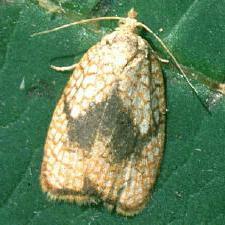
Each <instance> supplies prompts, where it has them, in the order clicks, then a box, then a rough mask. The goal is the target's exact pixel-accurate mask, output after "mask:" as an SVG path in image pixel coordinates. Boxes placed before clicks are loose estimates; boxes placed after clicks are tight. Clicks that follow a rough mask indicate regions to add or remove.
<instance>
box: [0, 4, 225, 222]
mask: <svg viewBox="0 0 225 225" xmlns="http://www.w3.org/2000/svg"><path fill="white" fill-rule="evenodd" d="M55 2H56V1H55ZM62 2H64V4H65V5H64V7H66V3H68V2H69V1H62ZM79 2H80V4H81V5H79V7H80V10H79V13H80V17H81V18H85V17H91V16H94V15H100V14H102V15H121V16H125V15H126V13H127V11H128V10H129V9H130V8H132V7H134V8H135V9H136V10H137V11H138V13H139V20H140V21H142V22H143V23H145V24H146V25H148V26H150V27H151V28H152V29H153V30H154V31H155V32H156V33H159V35H160V36H161V37H162V39H163V40H164V41H165V42H166V43H167V45H168V46H169V47H170V49H171V50H172V52H173V53H174V55H176V56H177V58H178V59H179V62H180V63H182V64H183V65H185V66H187V67H189V68H194V69H195V70H196V71H197V72H198V71H199V72H201V73H204V74H206V75H207V76H209V77H211V78H214V79H217V80H219V81H223V80H224V74H225V64H224V61H225V54H224V52H225V43H224V42H225V41H224V40H225V39H224V36H225V20H224V17H225V11H224V8H225V3H224V1H223V0H217V1H212V0H205V1H197V0H195V1H193V0H185V1H179V0H175V1H163V0H148V1H146V0H139V1H135V0H131V1H122V0H111V1H110V0H104V1H82V3H81V1H79ZM56 3H57V2H56ZM71 4H72V1H71ZM74 8H75V9H77V8H76V7H74ZM69 10H71V9H70V7H68V8H66V11H67V12H68V11H69ZM72 13H73V11H70V14H72ZM77 13H78V12H77V11H74V14H77ZM66 22H68V21H67V17H66V16H64V14H60V15H59V14H56V15H55V16H53V15H51V14H50V13H48V12H47V11H45V9H42V8H40V7H39V6H38V5H35V4H32V3H29V2H27V3H24V4H1V5H0V27H1V31H0V40H1V43H0V66H1V67H0V146H1V148H0V171H1V177H0V189H1V192H0V206H1V208H0V224H4V225H14V224H16V225H25V224H26V225H28V224H29V225H30V224H32V225H43V224H48V225H75V224H80V225H82V224H115V225H116V224H134V225H136V224H143V225H144V224H153V225H160V224H162V225H164V224H170V225H177V224H188V225H192V224H193V225H195V224H198V225H199V224H211V225H215V224H224V221H225V204H224V202H225V191H224V187H225V163H224V162H225V151H224V149H225V142H224V140H225V123H224V113H225V99H224V98H223V97H221V98H220V99H219V100H218V101H216V102H215V103H214V104H213V105H211V112H210V113H209V112H208V111H207V110H206V109H205V108H204V107H203V106H202V105H201V104H200V102H199V100H198V98H197V97H196V96H195V95H193V94H192V91H191V89H190V87H189V86H188V85H187V83H186V82H185V81H184V80H183V79H182V78H180V76H177V74H176V73H177V72H174V70H173V69H172V67H170V66H169V67H168V66H167V67H166V68H165V67H164V75H165V80H166V98H167V108H168V112H167V121H166V125H167V129H166V147H165V154H164V158H163V161H162V166H161V170H160V175H159V177H158V180H157V184H156V186H155V188H154V191H153V194H152V198H151V201H149V203H148V204H147V207H146V208H145V209H144V211H143V212H142V213H141V214H139V215H137V216H135V217H133V218H124V217H121V216H118V215H116V214H115V213H112V214H110V213H109V212H108V211H107V210H106V209H105V208H104V207H103V206H102V205H99V206H86V207H80V206H77V205H76V204H68V203H62V202H52V201H48V199H47V197H46V195H45V194H43V193H42V192H41V190H40V185H39V171H40V165H41V160H42V156H43V146H44V142H45V137H46V132H47V129H48V125H49V123H50V120H51V115H52V112H53V110H54V107H55V105H56V102H57V100H58V99H59V97H60V95H61V93H62V89H63V87H64V86H65V84H66V82H67V80H68V78H69V74H66V73H62V74H60V73H56V72H54V71H53V70H51V69H50V68H49V66H50V64H54V65H58V66H60V65H71V64H72V63H73V62H74V60H75V61H79V58H80V57H81V56H82V55H83V53H84V52H85V51H86V50H87V49H88V48H90V47H91V46H92V45H94V44H95V43H96V42H97V41H99V40H100V39H101V37H102V36H103V35H104V34H105V33H106V32H109V31H110V30H113V28H114V27H115V23H113V22H103V23H100V25H99V26H96V25H85V26H81V25H80V26H76V27H71V28H69V29H64V30H61V31H58V32H55V33H51V34H47V35H42V36H37V37H33V38H31V37H30V35H31V34H33V33H35V32H39V31H43V30H46V29H50V28H53V27H56V26H59V25H61V24H64V23H66ZM160 28H163V32H161V33H160V32H159V30H160ZM141 34H142V35H143V37H144V38H146V39H147V40H148V41H150V42H151V43H154V46H155V50H159V51H160V52H163V50H162V49H161V48H159V45H155V41H154V40H153V38H152V37H151V36H150V35H149V34H147V33H144V32H142V33H141ZM194 84H195V86H196V88H197V90H198V91H199V93H201V95H200V97H201V98H203V99H204V100H205V98H207V97H208V96H210V97H211V96H214V95H213V93H212V92H211V91H209V90H208V89H207V87H205V86H204V85H203V84H201V83H200V82H194Z"/></svg>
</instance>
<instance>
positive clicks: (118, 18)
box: [31, 16, 125, 37]
mask: <svg viewBox="0 0 225 225" xmlns="http://www.w3.org/2000/svg"><path fill="white" fill-rule="evenodd" d="M121 19H125V18H124V17H119V16H106V17H98V18H91V19H84V20H79V21H75V22H72V23H68V24H64V25H62V26H60V27H55V28H53V29H51V30H45V31H41V32H38V33H34V34H32V35H31V37H34V36H38V35H42V34H48V33H51V32H54V31H57V30H61V29H64V28H67V27H71V26H74V25H79V24H85V23H91V22H95V21H100V20H121Z"/></svg>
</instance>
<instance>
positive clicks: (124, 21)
mask: <svg viewBox="0 0 225 225" xmlns="http://www.w3.org/2000/svg"><path fill="white" fill-rule="evenodd" d="M136 17H137V12H136V11H135V10H134V9H133V8H132V9H131V10H130V11H129V12H128V16H127V18H121V19H120V20H119V30H123V31H131V32H136V27H137V24H138V22H137V19H136Z"/></svg>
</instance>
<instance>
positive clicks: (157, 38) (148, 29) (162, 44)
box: [137, 22, 204, 106]
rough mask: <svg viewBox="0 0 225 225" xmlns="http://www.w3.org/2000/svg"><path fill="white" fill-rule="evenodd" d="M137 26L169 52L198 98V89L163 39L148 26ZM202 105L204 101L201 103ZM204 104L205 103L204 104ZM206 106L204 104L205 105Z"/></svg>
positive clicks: (140, 24) (141, 24) (139, 24)
mask: <svg viewBox="0 0 225 225" xmlns="http://www.w3.org/2000/svg"><path fill="white" fill-rule="evenodd" d="M137 26H140V27H143V28H144V29H145V30H147V31H148V32H149V33H150V34H152V35H153V37H154V38H155V39H156V40H157V41H158V42H159V43H160V44H161V46H162V47H163V48H164V50H165V51H166V52H167V54H168V55H169V56H170V57H171V59H172V60H173V62H174V64H175V66H176V67H177V69H178V70H179V71H180V72H181V77H183V78H184V79H185V80H186V81H187V83H188V84H189V85H190V87H191V89H192V90H193V91H194V93H195V94H196V95H197V96H198V91H197V90H196V88H195V87H194V86H193V84H192V83H191V81H190V80H189V79H188V78H187V75H186V74H185V72H184V70H183V69H182V68H181V66H180V65H179V63H178V61H177V59H176V58H175V56H174V55H173V54H172V52H171V51H170V50H169V49H168V48H167V46H166V44H165V43H164V42H163V41H162V39H161V38H160V37H159V36H158V35H157V34H155V33H154V32H153V31H152V30H151V29H150V28H149V27H148V26H146V25H145V24H143V23H140V22H138V24H137ZM201 103H202V101H201ZM202 104H203V103H202ZM203 106H204V104H203Z"/></svg>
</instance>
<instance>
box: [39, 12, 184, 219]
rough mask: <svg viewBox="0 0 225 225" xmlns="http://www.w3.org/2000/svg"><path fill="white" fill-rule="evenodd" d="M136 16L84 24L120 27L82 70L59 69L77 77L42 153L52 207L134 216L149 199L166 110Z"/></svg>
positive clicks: (154, 63) (68, 88)
mask: <svg viewBox="0 0 225 225" xmlns="http://www.w3.org/2000/svg"><path fill="white" fill-rule="evenodd" d="M136 16H137V13H136V12H135V11H134V10H133V9H131V10H130V11H129V12H128V17H127V18H123V17H122V18H121V17H102V18H95V19H89V20H84V21H83V22H82V21H81V22H79V24H80V23H86V22H88V21H93V20H102V19H117V20H119V26H118V27H117V28H116V29H115V31H113V32H112V33H110V34H107V35H105V36H104V37H103V38H102V40H101V41H100V42H98V43H97V44H96V45H94V46H93V47H91V48H90V49H89V50H88V51H87V52H86V53H85V54H84V56H83V57H82V58H81V60H80V62H78V63H77V64H74V65H72V66H70V67H53V68H54V69H56V70H58V71H64V70H73V73H72V75H71V77H70V79H69V81H68V83H67V85H66V87H65V89H64V91H63V93H62V96H61V98H60V100H59V101H58V104H57V106H56V108H55V111H54V114H53V117H52V121H51V124H50V127H49V130H48V134H47V138H46V143H45V147H44V157H43V162H42V166H41V175H40V181H41V187H42V190H43V191H44V192H46V193H47V194H48V196H49V197H50V198H51V199H58V200H65V201H69V202H76V203H77V204H89V203H93V204H96V203H98V202H100V201H101V202H103V203H104V205H105V206H106V207H107V208H108V209H109V210H110V211H112V210H115V211H116V212H117V213H119V214H121V215H124V216H133V215H135V214H137V213H139V212H140V211H141V210H142V209H143V208H144V207H145V205H146V203H147V202H148V200H149V198H150V195H151V192H152V188H153V186H154V184H155V181H156V177H157V174H158V172H159V166H160V161H161V159H162V155H163V148H164V137H165V109H166V103H165V93H164V82H163V75H162V70H161V66H160V61H159V58H158V56H157V54H156V53H155V52H154V51H153V50H152V47H151V46H150V45H149V43H148V42H147V41H146V40H144V39H143V38H142V37H141V36H139V35H138V33H137V28H138V27H140V26H141V27H143V28H145V29H146V30H148V31H149V32H151V33H152V31H151V30H150V29H149V28H147V27H146V26H145V25H144V24H142V23H140V22H138V21H137V19H136ZM73 24H78V23H73ZM66 26H67V25H64V26H63V27H66ZM57 29H58V28H56V29H54V30H57ZM60 29H61V28H60ZM42 33H44V32H42ZM156 37H157V36H156ZM157 38H158V37H157ZM158 39H159V38H158ZM159 41H160V43H161V44H162V45H164V44H163V43H162V41H161V40H159ZM163 47H164V46H163ZM166 50H167V49H166ZM167 52H168V53H169V54H170V56H171V53H170V52H169V50H167ZM171 57H172V58H173V56H171ZM173 60H174V61H175V63H176V59H175V58H173ZM178 66H179V65H178ZM180 69H181V68H180Z"/></svg>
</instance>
